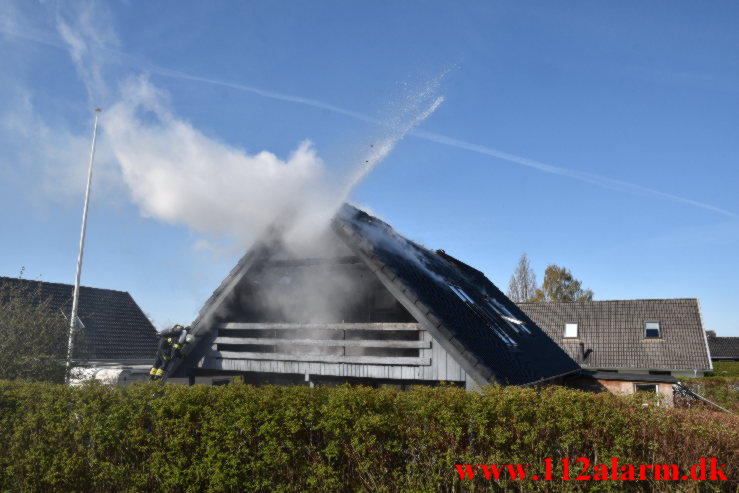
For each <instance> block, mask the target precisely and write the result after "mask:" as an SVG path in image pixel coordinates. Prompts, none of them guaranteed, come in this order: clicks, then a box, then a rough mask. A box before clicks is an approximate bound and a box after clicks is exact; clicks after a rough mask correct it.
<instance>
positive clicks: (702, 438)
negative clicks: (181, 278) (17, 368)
mask: <svg viewBox="0 0 739 493" xmlns="http://www.w3.org/2000/svg"><path fill="white" fill-rule="evenodd" d="M737 444H739V418H736V417H734V416H730V415H727V414H721V413H714V412H709V411H695V410H681V409H667V408H664V407H656V406H642V405H640V404H639V403H638V402H636V401H632V400H628V399H623V398H617V397H614V396H612V395H608V394H598V395H596V394H588V393H583V392H579V391H575V390H569V389H564V388H547V389H543V390H541V391H535V390H533V389H520V388H499V387H491V388H488V389H485V390H484V391H483V392H480V393H477V392H472V393H467V392H465V391H464V390H462V389H458V388H454V387H441V388H418V389H415V390H412V391H407V392H396V391H394V390H390V389H379V390H377V389H370V388H365V387H348V386H342V387H335V388H315V389H309V388H306V387H261V388H255V387H251V386H247V385H233V386H224V387H207V386H200V385H198V386H194V387H184V386H175V385H172V386H167V387H164V388H162V387H158V386H156V385H150V384H145V385H144V384H142V385H133V386H130V387H124V388H120V387H107V386H102V385H90V386H83V387H79V388H70V387H65V386H62V385H52V384H39V383H21V382H0V490H1V491H95V492H100V491H364V490H371V491H429V492H430V491H469V490H477V491H480V490H486V491H487V490H500V491H502V490H504V489H505V490H515V491H583V490H589V491H596V490H599V491H624V490H632V491H653V490H655V489H658V490H666V489H673V488H678V487H679V488H682V489H681V491H693V489H694V488H695V490H694V491H698V488H700V491H711V490H712V491H734V488H736V485H737V478H738V477H739V471H737V468H738V467H739V447H737ZM580 456H586V457H588V458H590V459H591V460H592V461H594V462H606V463H607V462H608V461H609V460H610V458H611V457H618V459H619V462H620V463H621V464H625V463H632V464H640V463H646V464H671V463H676V464H679V465H680V466H681V468H683V469H685V468H687V467H689V466H690V465H691V464H693V463H696V462H697V461H698V459H699V458H700V457H709V456H715V457H718V458H719V460H720V461H721V463H726V464H729V466H728V467H729V469H728V470H727V473H728V474H729V476H730V478H731V484H729V483H727V482H723V483H718V482H707V483H702V484H701V485H698V484H696V483H690V482H678V483H672V484H668V483H670V482H664V481H662V482H652V481H648V482H644V481H642V482H629V483H618V482H605V481H604V482H581V481H569V482H561V481H554V482H544V481H538V482H533V481H528V480H527V481H524V482H521V481H507V482H506V481H501V482H500V483H492V482H487V481H484V480H482V479H481V477H480V476H479V475H478V479H477V480H476V481H475V482H469V481H464V482H462V481H460V480H459V478H458V475H457V473H456V471H455V469H454V465H455V464H465V463H470V464H481V463H485V464H493V463H495V464H517V463H521V464H526V463H530V464H533V465H537V464H541V461H542V460H543V459H544V458H546V457H552V458H553V459H554V462H555V464H558V463H559V460H560V459H562V458H564V457H570V458H571V459H572V460H574V459H575V458H577V457H580ZM676 484H677V486H676Z"/></svg>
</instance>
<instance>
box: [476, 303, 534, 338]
mask: <svg viewBox="0 0 739 493" xmlns="http://www.w3.org/2000/svg"><path fill="white" fill-rule="evenodd" d="M486 298H487V300H488V305H490V308H492V309H493V310H494V311H495V313H497V314H498V316H500V318H502V319H503V320H505V321H506V322H508V325H509V326H510V327H511V328H512V329H513V330H515V331H516V332H520V331H521V330H523V331H524V332H526V333H527V334H529V335H531V331H530V330H529V329H528V327H526V322H524V321H523V320H519V319H517V318H516V317H514V316H513V314H512V313H511V312H510V310H508V308H506V307H505V305H503V303H501V302H500V301H498V300H496V299H495V298H491V297H489V296H488V297H486Z"/></svg>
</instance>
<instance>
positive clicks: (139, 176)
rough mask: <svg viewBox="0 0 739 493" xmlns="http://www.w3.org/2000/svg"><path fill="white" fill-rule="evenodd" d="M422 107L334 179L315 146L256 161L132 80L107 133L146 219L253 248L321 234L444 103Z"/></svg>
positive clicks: (106, 118) (421, 102)
mask: <svg viewBox="0 0 739 493" xmlns="http://www.w3.org/2000/svg"><path fill="white" fill-rule="evenodd" d="M430 99H431V98H430V97H424V98H419V99H418V101H413V103H412V104H409V105H408V106H407V108H404V112H403V114H402V115H401V116H400V117H398V120H397V122H393V124H392V125H389V126H387V127H385V128H384V130H383V131H384V135H382V136H380V138H378V139H377V140H376V144H374V145H373V146H372V147H370V148H369V149H368V150H366V152H362V153H359V154H358V159H357V162H356V163H350V164H351V165H352V166H350V168H351V169H350V171H349V173H346V174H343V176H334V175H333V174H332V173H331V172H330V171H329V168H328V167H327V166H326V164H325V163H324V161H323V160H322V159H321V158H320V157H319V156H318V153H317V151H316V149H315V148H314V147H313V144H312V143H311V142H310V141H309V140H304V141H303V142H300V143H297V145H296V148H295V150H294V151H293V152H292V153H291V154H290V155H289V156H287V157H286V158H280V157H278V156H276V155H275V154H273V153H271V152H269V151H261V152H257V153H254V154H250V153H248V152H246V151H244V150H243V149H238V148H236V147H233V146H230V145H228V144H226V143H223V142H220V141H218V140H216V139H213V138H211V137H208V136H206V135H204V134H203V133H202V132H200V131H199V130H197V129H196V128H194V127H193V126H192V125H191V124H190V123H188V122H186V121H184V120H182V119H180V118H178V117H177V116H176V115H174V114H172V112H171V111H170V110H169V108H168V98H167V95H166V94H165V93H163V92H162V91H160V90H159V89H157V88H156V87H154V86H153V85H152V84H151V83H150V82H149V81H148V80H146V79H145V78H142V77H140V78H136V79H132V80H130V81H129V82H128V83H127V84H126V85H125V87H124V89H123V96H122V99H121V101H119V102H118V103H116V104H115V105H113V106H112V107H111V108H110V109H109V110H108V111H106V112H105V114H104V115H103V119H102V121H103V125H104V128H105V132H106V135H107V138H108V141H109V143H110V146H111V148H112V150H113V153H114V155H115V157H116V159H117V160H118V162H119V164H120V166H121V170H122V175H123V179H124V181H125V183H126V184H127V186H128V188H129V189H130V193H131V197H132V199H133V201H134V202H135V203H136V204H137V205H138V207H139V208H140V210H141V212H142V214H144V215H145V216H148V217H152V218H156V219H159V220H162V221H165V222H168V223H173V224H181V225H185V226H187V227H189V228H191V229H192V230H195V231H197V232H200V233H205V234H210V235H216V236H219V237H228V238H230V239H233V240H236V241H237V243H238V246H239V247H240V248H243V247H246V246H247V245H248V244H249V243H251V242H252V241H254V239H256V238H257V237H259V235H261V234H263V233H264V232H265V230H266V229H267V228H270V227H274V226H275V225H277V226H279V227H280V228H281V230H282V231H281V232H282V234H283V236H284V237H285V239H286V240H287V241H288V242H290V241H302V240H304V239H306V238H307V237H308V236H310V235H311V233H312V232H315V231H318V230H320V229H321V226H322V225H325V224H326V223H327V222H328V221H329V220H330V218H331V217H332V216H333V214H334V213H335V212H336V210H337V209H338V207H340V205H341V203H342V202H343V201H344V200H346V199H347V198H348V196H349V194H350V193H351V190H352V189H353V188H354V187H355V186H356V185H357V184H358V183H359V182H360V181H361V180H362V178H364V177H365V176H366V175H367V174H368V173H369V172H370V171H371V170H372V169H373V168H374V167H375V166H376V165H377V164H378V163H379V162H381V161H382V160H383V159H384V158H385V157H386V156H387V155H388V154H389V153H390V152H391V151H392V149H393V148H394V146H395V145H396V144H397V143H398V142H399V141H400V140H401V139H402V138H403V136H405V135H406V134H407V133H408V131H409V130H411V129H412V128H413V127H415V126H416V125H418V124H419V123H421V122H422V121H423V120H424V119H425V118H427V117H428V116H429V115H430V114H431V113H433V111H434V110H435V109H436V108H437V107H438V106H439V104H440V103H441V101H442V99H441V98H435V99H433V101H431V102H429V100H430Z"/></svg>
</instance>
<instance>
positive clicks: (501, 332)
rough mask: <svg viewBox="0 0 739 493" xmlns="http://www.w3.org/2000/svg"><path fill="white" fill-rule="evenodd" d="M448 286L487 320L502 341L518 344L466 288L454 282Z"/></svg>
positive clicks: (478, 314) (473, 310) (486, 323)
mask: <svg viewBox="0 0 739 493" xmlns="http://www.w3.org/2000/svg"><path fill="white" fill-rule="evenodd" d="M448 286H449V289H451V290H452V292H453V293H454V294H456V295H457V297H458V298H459V299H460V300H462V301H463V302H464V303H465V304H466V305H467V306H468V307H469V308H470V309H471V310H472V312H473V313H474V314H475V315H477V317H478V318H480V319H482V320H483V321H484V322H485V325H487V326H488V328H489V329H490V330H492V331H493V333H494V334H495V335H496V336H498V338H499V339H500V340H501V341H503V342H504V343H505V344H506V345H507V346H517V345H518V344H517V343H516V341H514V340H513V338H511V336H509V335H508V334H506V331H505V330H503V329H502V328H501V327H498V325H497V324H496V322H495V320H493V319H492V318H491V317H490V315H489V314H487V313H486V312H485V310H483V309H481V308H480V307H479V306H478V305H477V304H475V302H474V300H473V299H472V298H471V297H470V295H468V294H467V293H466V292H465V291H464V289H462V288H460V287H459V286H455V285H454V284H448ZM509 318H511V319H512V320H516V319H514V318H513V317H509ZM509 323H510V322H509Z"/></svg>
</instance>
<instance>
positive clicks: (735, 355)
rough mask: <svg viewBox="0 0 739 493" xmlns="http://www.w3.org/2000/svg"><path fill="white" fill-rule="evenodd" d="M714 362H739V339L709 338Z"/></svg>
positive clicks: (709, 346)
mask: <svg viewBox="0 0 739 493" xmlns="http://www.w3.org/2000/svg"><path fill="white" fill-rule="evenodd" d="M708 348H709V349H710V350H711V360H712V361H739V337H708Z"/></svg>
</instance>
